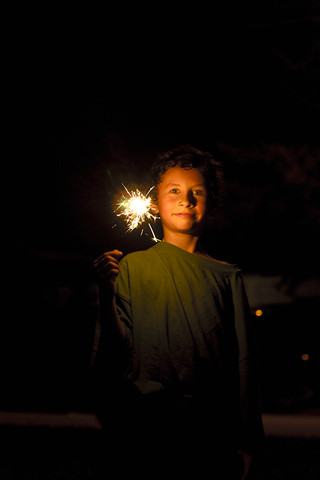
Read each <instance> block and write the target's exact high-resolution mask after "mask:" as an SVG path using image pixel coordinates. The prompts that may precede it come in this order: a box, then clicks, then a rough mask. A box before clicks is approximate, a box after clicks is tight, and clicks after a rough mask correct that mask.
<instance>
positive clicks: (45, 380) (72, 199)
mask: <svg viewBox="0 0 320 480" xmlns="http://www.w3.org/2000/svg"><path fill="white" fill-rule="evenodd" d="M240 3H241V5H237V6H234V5H232V3H230V2H225V4H224V5H223V6H221V5H220V6H213V7H212V6H211V5H210V9H206V8H204V7H201V6H198V7H197V8H195V7H194V6H193V5H192V4H191V6H190V7H187V6H186V5H183V9H182V7H181V10H179V9H176V10H175V11H173V10H172V7H171V6H164V5H162V4H161V5H160V4H159V5H156V6H154V5H153V6H152V8H151V7H143V8H141V9H139V8H138V7H137V6H128V5H119V6H118V8H111V7H109V6H108V8H107V10H106V11H101V12H99V11H98V10H97V11H95V12H87V11H84V10H83V11H80V9H77V10H74V11H72V12H66V11H57V10H55V11H54V10H52V11H37V12H32V11H30V10H28V12H25V13H26V15H24V12H21V11H20V15H19V19H18V16H15V17H14V21H13V22H12V28H10V33H9V34H8V36H7V38H6V42H5V46H6V52H7V58H8V67H7V68H6V73H7V75H6V77H7V78H8V85H7V86H6V87H5V88H4V90H3V94H4V97H5V100H6V104H7V105H8V107H9V108H8V110H7V111H6V114H5V116H6V118H5V120H6V126H7V127H9V128H8V134H7V135H6V136H7V138H6V140H7V141H8V144H9V148H8V153H7V154H6V155H7V160H6V161H5V164H6V165H8V166H9V173H8V175H4V176H3V182H4V186H6V187H8V188H7V189H4V190H5V191H6V192H8V193H7V194H6V195H7V198H6V202H5V206H6V208H5V210H6V212H8V219H9V223H8V227H6V229H5V234H4V237H5V239H9V245H8V248H6V249H5V251H4V255H3V256H4V264H5V265H6V266H7V269H6V270H4V276H5V279H6V282H5V284H6V288H5V299H4V306H6V305H8V306H9V310H8V311H10V313H9V314H7V313H6V314H4V315H3V318H4V321H3V324H4V325H3V326H4V327H5V329H6V330H8V334H7V335H4V336H3V338H4V339H5V346H4V348H3V349H2V352H3V354H4V362H3V363H2V365H3V366H4V376H3V385H4V395H3V396H2V400H1V401H2V407H1V408H3V409H34V410H59V409H63V410H68V409H77V408H79V409H88V408H90V401H89V400H88V396H90V395H89V394H88V390H87V384H86V379H87V370H88V364H89V359H90V351H91V344H92V336H93V325H94V320H95V316H96V310H97V303H96V302H97V299H96V283H95V277H94V273H93V271H92V266H91V265H92V260H93V259H94V258H95V257H96V256H97V255H99V254H100V253H101V252H102V251H105V250H109V249H113V248H119V249H121V250H122V251H124V252H125V253H127V252H129V251H132V250H136V249H138V248H145V247H146V246H149V245H151V242H150V239H149V238H148V237H147V236H143V237H139V233H138V232H134V233H132V234H125V228H124V226H123V225H122V224H121V219H118V218H117V217H116V216H115V215H114V213H113V210H114V201H115V199H117V198H119V196H120V194H121V193H122V187H121V182H125V183H126V184H128V185H129V184H130V185H131V184H132V185H136V186H138V187H139V188H143V187H144V186H146V187H148V185H146V180H145V175H146V174H147V172H148V170H149V167H150V165H151V163H152V161H153V159H154V158H155V156H156V155H157V153H158V152H159V151H160V150H163V149H166V148H170V147H174V146H177V145H179V144H184V143H190V144H192V145H194V146H195V147H197V148H200V149H205V150H208V151H210V152H211V153H212V154H214V156H215V157H216V158H217V159H219V160H221V161H223V163H224V169H225V176H226V183H227V191H226V198H225V202H224V206H223V208H222V210H221V211H220V213H218V214H217V218H216V222H215V225H214V227H213V229H212V231H211V232H210V234H209V235H207V237H206V243H207V245H208V248H209V251H210V253H211V254H212V255H213V256H215V257H216V258H219V259H223V260H226V261H229V262H232V263H237V264H239V265H240V267H241V268H242V269H243V270H244V272H245V273H258V274H262V275H280V276H281V277H282V278H283V279H284V284H285V285H287V286H288V285H289V287H290V288H291V293H292V292H294V287H295V285H297V284H298V283H299V282H300V281H302V280H304V279H309V278H311V279H315V278H316V277H319V273H318V272H319V255H318V242H319V186H320V185H319V184H320V180H319V152H320V145H319V113H320V112H319V107H320V101H319V80H320V78H319V52H320V40H319V4H318V2H315V1H309V2H302V1H293V2H271V1H269V2H256V3H258V5H255V6H252V5H250V6H249V5H246V4H243V3H242V2H240ZM5 133H7V129H6V130H5ZM7 207H8V208H7ZM115 223H117V226H116V227H115V228H112V226H113V225H114V224H115ZM289 287H288V288H289ZM312 301H313V304H312V307H311V306H310V304H309V303H308V307H305V306H304V305H303V306H301V305H300V306H299V308H300V310H296V309H295V308H293V310H294V311H296V312H297V311H299V315H298V314H297V315H296V317H295V321H294V322H292V321H291V320H292V317H290V315H292V312H291V313H290V314H288V313H285V314H283V313H281V315H280V314H279V313H277V315H279V318H280V317H281V318H284V317H285V318H286V319H287V323H285V326H284V327H283V329H282V331H281V335H280V337H279V338H281V342H284V343H285V342H286V341H287V339H288V335H290V334H291V333H290V332H292V324H294V325H295V330H294V333H292V335H294V336H295V338H298V337H299V332H300V329H301V328H302V330H303V329H304V330H303V332H304V335H305V336H306V338H309V339H314V338H315V332H316V329H317V328H318V327H317V325H318V317H319V314H318V311H319V310H318V303H317V302H316V300H315V299H314V298H313V299H312ZM306 311H308V314H307V320H308V321H307V322H305V321H304V318H303V317H304V315H303V312H306ZM301 312H302V313H301ZM276 318H278V317H276V316H275V315H273V316H272V317H271V321H270V323H269V324H267V323H265V324H264V327H263V328H264V329H266V330H268V328H269V327H268V325H270V329H269V330H268V335H267V338H268V339H269V340H268V342H271V344H272V341H273V340H274V336H273V335H274V334H273V333H272V332H273V331H274V329H276V330H277V329H279V325H278V322H277V321H276ZM288 324H289V326H288ZM283 325H284V324H283ZM307 325H308V326H307ZM310 325H311V326H310ZM288 332H289V333H288ZM262 338H266V337H265V335H264V334H263V335H262ZM284 343H280V345H279V340H278V347H279V351H281V345H283V344H284ZM289 343H290V342H289ZM294 344H295V343H294ZM268 348H269V349H270V348H271V347H270V343H269V347H268ZM303 348H305V347H304V346H303ZM312 348H315V347H312ZM301 349H302V347H301V348H300V346H299V345H298V346H297V349H296V352H295V355H296V356H297V355H300V353H303V352H304V350H303V352H302V351H301V352H300V350H301ZM262 351H263V352H264V350H263V349H262ZM282 353H283V352H282ZM263 355H264V354H262V357H263ZM268 355H269V354H268V353H266V356H265V359H267V358H268ZM283 355H284V357H285V362H287V363H288V364H289V365H291V367H290V366H289V367H288V368H289V369H290V368H291V373H290V375H291V376H292V377H293V382H294V377H295V373H294V372H295V371H294V372H293V373H292V365H293V364H292V363H290V360H288V356H287V352H286V353H285V354H284V353H283ZM299 358H300V357H299ZM262 360H263V359H262ZM318 361H319V359H317V362H318ZM287 363H286V365H287ZM317 365H318V363H313V366H312V368H311V367H310V368H311V370H310V371H309V370H308V375H311V376H312V374H313V373H312V372H313V371H314V369H315V367H316V366H317ZM304 367H305V365H304V366H303V368H304ZM286 368H287V367H286ZM298 368H300V369H301V365H300V364H299V366H298ZM308 368H309V367H308ZM274 370H277V362H275V367H274ZM274 370H272V372H274ZM272 372H271V373H270V374H269V377H268V379H267V380H268V382H267V384H268V385H270V384H271V385H272V384H273V378H272V375H273V373H272ZM310 372H311V373H310ZM266 375H267V374H266ZM301 375H304V372H302V373H301ZM279 382H280V381H279ZM271 388H272V387H271ZM290 388H291V389H292V387H290ZM317 388H318V387H317Z"/></svg>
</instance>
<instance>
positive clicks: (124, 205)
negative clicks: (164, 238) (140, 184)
mask: <svg viewBox="0 0 320 480" xmlns="http://www.w3.org/2000/svg"><path fill="white" fill-rule="evenodd" d="M121 185H122V186H123V188H124V189H125V191H126V193H127V196H126V195H123V196H122V198H121V200H120V201H119V202H118V204H117V205H118V207H117V208H116V210H115V212H116V211H118V210H119V209H121V211H120V213H118V214H117V216H118V217H121V216H123V217H124V219H125V222H126V224H127V226H128V230H127V231H129V232H132V231H133V230H135V229H136V228H137V227H140V226H142V225H143V223H145V222H148V220H151V219H152V220H156V219H157V218H158V217H156V216H155V215H153V214H152V213H151V211H150V210H151V208H152V197H151V196H149V193H150V192H151V190H152V189H153V188H154V187H151V188H150V189H149V190H148V192H147V193H146V194H145V195H144V194H143V193H141V192H140V190H138V189H136V190H135V191H131V192H129V190H128V189H127V187H126V186H125V185H124V184H123V183H122V184H121ZM148 225H149V228H150V230H151V233H152V239H153V240H154V241H155V242H159V240H158V239H157V238H156V236H155V234H154V231H153V229H152V227H151V225H150V223H149V222H148ZM142 233H143V230H142V232H141V234H142Z"/></svg>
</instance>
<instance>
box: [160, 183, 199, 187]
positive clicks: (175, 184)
mask: <svg viewBox="0 0 320 480" xmlns="http://www.w3.org/2000/svg"><path fill="white" fill-rule="evenodd" d="M180 186H181V184H180V183H168V184H167V185H166V186H165V188H168V187H180ZM194 187H205V184H204V183H197V184H196V185H192V187H191V188H194Z"/></svg>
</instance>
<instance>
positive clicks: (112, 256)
mask: <svg viewBox="0 0 320 480" xmlns="http://www.w3.org/2000/svg"><path fill="white" fill-rule="evenodd" d="M122 256H123V253H122V252H120V251H119V250H112V252H105V253H103V254H102V255H100V257H98V258H97V259H96V260H95V261H94V262H93V267H94V269H95V271H96V273H97V274H98V277H99V280H100V282H101V284H102V285H103V287H104V288H106V289H107V292H106V293H108V294H109V295H110V297H113V295H114V285H115V281H116V278H117V276H118V275H119V272H120V264H119V260H120V258H121V257H122Z"/></svg>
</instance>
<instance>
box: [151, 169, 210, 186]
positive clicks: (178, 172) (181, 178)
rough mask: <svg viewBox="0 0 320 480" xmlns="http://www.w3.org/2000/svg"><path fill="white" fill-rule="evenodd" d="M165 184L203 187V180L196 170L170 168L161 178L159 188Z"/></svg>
mask: <svg viewBox="0 0 320 480" xmlns="http://www.w3.org/2000/svg"><path fill="white" fill-rule="evenodd" d="M167 184H175V185H180V184H190V185H192V186H195V185H203V186H205V179H204V177H203V175H202V173H201V172H200V170H198V169H197V168H188V169H186V168H181V167H172V168H169V170H167V171H166V172H165V173H164V175H163V176H162V181H161V183H160V185H161V186H165V185H167Z"/></svg>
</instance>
